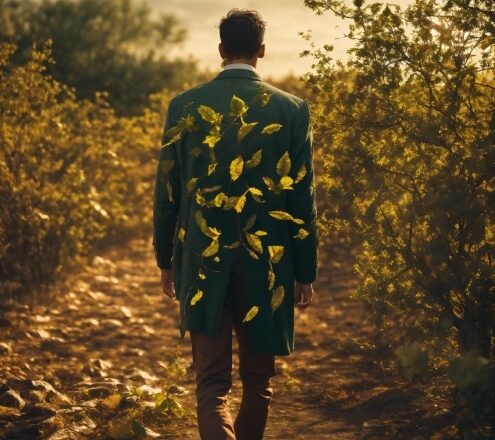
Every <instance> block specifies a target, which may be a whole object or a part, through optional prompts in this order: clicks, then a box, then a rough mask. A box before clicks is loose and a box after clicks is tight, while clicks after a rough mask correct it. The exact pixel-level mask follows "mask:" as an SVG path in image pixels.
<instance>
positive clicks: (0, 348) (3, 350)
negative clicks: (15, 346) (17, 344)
mask: <svg viewBox="0 0 495 440" xmlns="http://www.w3.org/2000/svg"><path fill="white" fill-rule="evenodd" d="M11 351H12V346H11V345H10V344H7V343H6V342H0V355H6V354H9V353H10V352H11Z"/></svg>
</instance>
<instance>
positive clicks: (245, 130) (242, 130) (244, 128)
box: [237, 122, 258, 142]
mask: <svg viewBox="0 0 495 440" xmlns="http://www.w3.org/2000/svg"><path fill="white" fill-rule="evenodd" d="M257 124H258V123H257V122H250V123H249V124H243V125H241V126H240V127H239V130H238V132H237V140H238V141H239V142H241V141H242V140H243V139H244V138H245V137H246V136H247V135H248V134H249V133H251V130H252V129H253V128H254V127H256V125H257Z"/></svg>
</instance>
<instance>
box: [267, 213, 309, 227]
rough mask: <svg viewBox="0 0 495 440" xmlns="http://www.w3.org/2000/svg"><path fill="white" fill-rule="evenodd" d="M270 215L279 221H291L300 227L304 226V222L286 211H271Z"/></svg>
mask: <svg viewBox="0 0 495 440" xmlns="http://www.w3.org/2000/svg"><path fill="white" fill-rule="evenodd" d="M268 214H270V216H271V217H273V218H276V219H277V220H290V221H293V222H294V223H296V224H298V225H302V224H304V220H301V219H300V218H294V217H292V215H290V214H289V213H288V212H285V211H269V212H268Z"/></svg>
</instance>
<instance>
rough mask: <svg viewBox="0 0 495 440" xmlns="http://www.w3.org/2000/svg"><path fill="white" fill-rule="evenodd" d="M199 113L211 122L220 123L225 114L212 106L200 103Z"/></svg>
mask: <svg viewBox="0 0 495 440" xmlns="http://www.w3.org/2000/svg"><path fill="white" fill-rule="evenodd" d="M198 113H199V114H200V115H201V117H202V118H203V120H205V121H206V122H209V123H210V124H219V123H220V122H221V121H222V118H223V116H222V115H221V114H220V113H217V112H216V111H215V110H213V109H212V108H211V107H208V106H207V105H200V106H199V107H198Z"/></svg>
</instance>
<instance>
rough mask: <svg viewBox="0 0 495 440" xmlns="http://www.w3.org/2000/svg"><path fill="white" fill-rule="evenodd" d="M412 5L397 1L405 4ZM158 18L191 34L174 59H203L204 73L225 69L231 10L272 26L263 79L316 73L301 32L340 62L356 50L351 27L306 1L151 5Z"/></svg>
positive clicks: (156, 1) (184, 0)
mask: <svg viewBox="0 0 495 440" xmlns="http://www.w3.org/2000/svg"><path fill="white" fill-rule="evenodd" d="M410 2H411V0H396V1H394V2H389V3H396V4H401V5H406V4H408V3H410ZM145 3H147V4H148V5H149V6H150V7H151V8H152V10H153V11H154V12H156V13H164V12H166V13H172V14H174V15H175V16H176V17H177V18H178V19H179V21H180V23H181V24H182V26H184V27H185V28H186V29H187V32H188V35H187V39H186V41H185V42H184V43H182V44H181V45H180V46H179V47H178V48H177V49H176V50H175V51H174V52H173V54H174V55H177V54H179V53H180V54H181V55H184V54H186V55H191V56H192V57H193V58H195V59H197V60H198V62H199V66H200V67H201V68H207V69H210V70H213V71H216V70H219V69H220V63H221V58H220V56H219V55H218V49H217V45H218V42H219V36H218V23H219V21H220V19H221V17H223V16H224V15H225V14H226V13H227V12H228V11H229V10H230V9H231V8H234V7H238V8H246V9H256V10H257V11H258V12H260V14H261V15H262V17H263V19H264V20H265V21H266V22H267V30H266V34H265V43H266V55H265V58H263V59H262V60H260V61H259V64H258V71H259V72H260V74H261V75H265V76H271V77H274V78H281V77H285V76H287V75H288V74H291V73H292V74H294V75H301V74H303V73H305V72H307V71H309V70H310V68H311V63H312V59H311V58H310V57H305V58H300V57H299V54H300V53H301V52H302V51H303V50H305V49H309V48H310V46H309V43H308V42H307V41H305V40H304V39H303V38H302V37H301V36H300V35H298V33H299V32H306V31H308V30H309V29H311V30H312V35H313V39H314V42H315V43H316V44H317V46H321V45H323V44H331V45H333V46H334V48H335V49H334V52H333V54H334V57H335V58H340V59H343V58H345V57H346V51H347V50H348V49H349V48H350V44H349V41H348V40H347V39H345V38H344V33H345V32H346V31H347V26H348V23H347V22H345V21H343V20H341V19H339V18H337V17H335V16H334V15H333V14H332V13H327V14H324V15H322V16H317V15H316V13H315V12H314V11H312V10H311V9H309V8H307V7H306V6H304V3H303V0H245V1H242V2H239V1H233V0H217V1H214V2H212V1H211V0H194V1H193V0H165V1H164V0H145Z"/></svg>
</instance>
